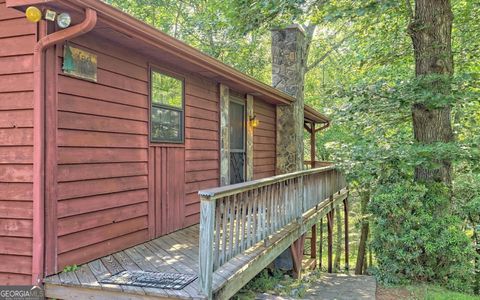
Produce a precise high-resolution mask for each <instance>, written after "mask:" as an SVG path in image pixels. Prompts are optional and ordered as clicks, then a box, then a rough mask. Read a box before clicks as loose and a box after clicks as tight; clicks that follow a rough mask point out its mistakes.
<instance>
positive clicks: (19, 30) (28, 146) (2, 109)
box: [0, 0, 36, 284]
mask: <svg viewBox="0 0 480 300" xmlns="http://www.w3.org/2000/svg"><path fill="white" fill-rule="evenodd" d="M4 2H5V1H4V0H0V284H30V283H31V272H32V189H33V185H32V178H33V129H32V127H33V90H32V87H33V74H32V70H33V65H32V58H33V55H32V54H33V47H34V45H35V41H36V26H35V25H33V24H30V23H28V22H27V21H26V20H25V16H24V15H23V14H21V13H20V12H18V11H16V10H13V9H9V8H6V7H5V3H4Z"/></svg>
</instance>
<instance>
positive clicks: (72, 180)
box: [56, 35, 219, 270]
mask: <svg viewBox="0 0 480 300" xmlns="http://www.w3.org/2000/svg"><path fill="white" fill-rule="evenodd" d="M72 44H74V45H77V46H79V47H83V48H84V49H86V50H88V51H90V52H93V53H95V54H97V61H98V82H97V83H92V82H88V81H85V80H80V79H75V78H72V77H68V76H65V75H62V72H61V70H60V67H59V69H58V74H59V75H58V84H57V85H58V112H57V114H58V115H57V121H58V131H57V144H58V148H57V164H58V168H57V175H56V176H57V181H58V186H57V190H56V197H57V199H58V203H57V212H56V215H57V219H58V220H57V222H58V225H57V227H56V230H57V234H58V240H57V245H56V247H57V252H58V259H57V270H60V269H62V268H63V267H64V266H65V265H70V264H79V263H82V262H86V261H89V260H92V259H95V258H97V257H99V256H103V255H106V254H108V253H111V252H114V251H118V250H120V249H124V248H127V247H129V246H131V245H134V244H138V243H141V242H144V241H146V240H148V239H149V238H153V237H154V236H158V235H161V234H166V233H168V232H172V231H174V230H177V229H180V228H182V227H186V226H189V225H192V224H195V223H198V220H199V198H198V195H197V193H198V190H200V189H205V188H210V187H216V186H218V181H219V162H218V156H219V155H218V151H219V141H218V140H219V139H218V127H219V125H218V124H219V123H218V118H219V112H218V106H219V105H218V97H219V95H218V85H217V84H216V83H214V82H212V81H208V80H204V79H203V78H201V77H199V76H193V75H191V74H180V75H181V76H184V77H185V144H184V145H173V144H172V145H169V146H164V145H159V144H155V143H150V141H149V137H148V130H149V129H148V120H149V106H150V105H149V102H148V64H149V63H152V64H156V65H159V66H160V67H163V66H162V65H161V64H158V63H157V62H155V61H148V60H147V59H146V58H144V57H137V56H135V54H134V53H132V52H131V51H129V50H126V49H123V48H120V47H117V46H115V45H114V44H111V43H108V42H106V41H99V40H97V39H95V38H94V36H92V35H86V36H82V37H81V38H78V39H75V40H74V41H73V42H72ZM58 55H59V57H58V64H57V65H58V66H60V65H61V51H59V52H58ZM173 71H176V72H178V70H173ZM172 193H173V195H172ZM167 200H168V201H167Z"/></svg>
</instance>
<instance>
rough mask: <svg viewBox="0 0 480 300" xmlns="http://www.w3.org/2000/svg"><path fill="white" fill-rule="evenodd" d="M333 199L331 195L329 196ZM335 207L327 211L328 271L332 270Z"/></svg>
mask: <svg viewBox="0 0 480 300" xmlns="http://www.w3.org/2000/svg"><path fill="white" fill-rule="evenodd" d="M330 200H331V201H333V196H331V197H330ZM334 214H335V209H334V208H333V207H332V208H331V210H330V211H329V212H328V213H327V230H328V273H332V272H333V217H334Z"/></svg>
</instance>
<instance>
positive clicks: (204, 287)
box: [199, 196, 216, 299]
mask: <svg viewBox="0 0 480 300" xmlns="http://www.w3.org/2000/svg"><path fill="white" fill-rule="evenodd" d="M200 201H201V202H200V243H199V281H200V289H201V292H202V293H203V294H204V295H205V296H207V297H208V299H212V286H213V282H212V278H213V246H214V245H213V244H214V234H215V233H214V229H215V202H216V201H215V199H213V200H211V199H210V198H209V197H205V196H201V197H200Z"/></svg>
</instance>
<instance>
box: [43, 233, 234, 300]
mask: <svg viewBox="0 0 480 300" xmlns="http://www.w3.org/2000/svg"><path fill="white" fill-rule="evenodd" d="M198 240H199V226H198V225H194V226H191V227H188V228H185V229H183V230H180V231H177V232H174V233H171V234H169V235H165V236H162V237H160V238H157V239H154V240H151V241H148V242H146V243H143V244H140V245H137V246H134V247H132V248H129V249H125V250H123V251H119V252H116V253H114V254H111V255H107V256H104V257H102V258H100V259H96V260H94V261H91V262H89V263H86V264H83V265H81V266H79V268H78V269H77V270H76V271H71V272H61V273H59V274H57V275H52V276H49V277H47V278H46V279H45V283H46V292H47V295H48V293H49V290H51V291H55V293H58V287H64V288H67V289H68V287H71V288H76V289H78V288H82V291H84V292H86V293H88V291H91V292H92V293H95V292H96V291H98V290H105V291H109V292H121V293H124V294H125V293H128V294H132V296H133V295H138V296H145V297H147V296H154V297H158V298H160V299H169V298H174V299H203V298H204V297H203V296H201V294H200V292H199V287H198V285H199V280H198V278H197V279H196V280H195V281H193V282H192V283H190V284H189V285H187V286H186V287H185V288H183V289H182V290H172V289H159V288H144V287H137V286H127V285H116V284H105V283H100V281H101V280H102V279H103V278H105V277H107V276H110V275H113V274H116V273H119V272H121V271H124V270H130V271H140V270H143V271H158V272H169V273H181V274H197V273H198ZM224 281H226V278H224V277H223V276H219V275H215V276H214V285H215V286H216V287H219V286H221V285H222V283H223V282H224ZM53 285H54V286H55V288H52V286H53ZM49 286H50V287H51V288H50V289H49ZM83 289H84V290H83ZM72 292H74V290H73V289H72ZM51 296H58V295H57V294H55V295H51Z"/></svg>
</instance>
